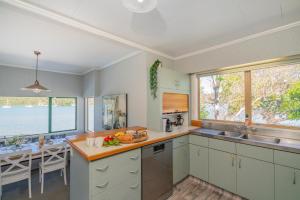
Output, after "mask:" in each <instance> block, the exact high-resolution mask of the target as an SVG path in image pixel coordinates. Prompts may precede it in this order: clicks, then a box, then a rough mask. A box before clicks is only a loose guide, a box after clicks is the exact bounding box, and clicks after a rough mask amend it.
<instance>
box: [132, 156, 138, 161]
mask: <svg viewBox="0 0 300 200" xmlns="http://www.w3.org/2000/svg"><path fill="white" fill-rule="evenodd" d="M130 159H131V160H137V159H139V156H133V157H130Z"/></svg>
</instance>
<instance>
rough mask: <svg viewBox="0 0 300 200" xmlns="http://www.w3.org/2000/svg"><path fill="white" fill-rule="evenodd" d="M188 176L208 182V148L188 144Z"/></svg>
mask: <svg viewBox="0 0 300 200" xmlns="http://www.w3.org/2000/svg"><path fill="white" fill-rule="evenodd" d="M190 175H192V176H195V177H197V178H200V179H201V180H204V181H208V148H205V147H201V146H197V145H193V144H190Z"/></svg>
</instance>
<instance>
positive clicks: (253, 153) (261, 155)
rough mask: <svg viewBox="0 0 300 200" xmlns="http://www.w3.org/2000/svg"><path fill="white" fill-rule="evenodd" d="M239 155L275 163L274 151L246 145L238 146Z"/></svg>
mask: <svg viewBox="0 0 300 200" xmlns="http://www.w3.org/2000/svg"><path fill="white" fill-rule="evenodd" d="M236 149H237V154H238V155H242V156H247V157H250V158H255V159H258V160H263V161H266V162H270V163H273V162H274V159H273V157H274V155H273V149H267V148H262V147H256V146H252V145H246V144H240V143H237V144H236Z"/></svg>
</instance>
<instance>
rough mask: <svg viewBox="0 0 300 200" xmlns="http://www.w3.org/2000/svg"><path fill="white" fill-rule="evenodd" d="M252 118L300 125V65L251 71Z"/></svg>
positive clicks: (262, 121)
mask: <svg viewBox="0 0 300 200" xmlns="http://www.w3.org/2000/svg"><path fill="white" fill-rule="evenodd" d="M251 82H252V113H253V114H252V115H253V117H252V121H253V123H260V124H275V125H286V126H297V127H300V65H288V66H282V67H274V68H265V69H257V70H253V71H252V81H251Z"/></svg>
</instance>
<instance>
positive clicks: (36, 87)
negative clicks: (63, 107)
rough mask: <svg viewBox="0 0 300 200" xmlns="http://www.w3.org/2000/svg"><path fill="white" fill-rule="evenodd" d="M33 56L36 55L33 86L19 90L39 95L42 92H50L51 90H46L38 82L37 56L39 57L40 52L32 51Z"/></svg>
mask: <svg viewBox="0 0 300 200" xmlns="http://www.w3.org/2000/svg"><path fill="white" fill-rule="evenodd" d="M34 54H35V55H36V65H35V82H34V84H33V85H29V86H27V87H24V88H21V90H25V91H32V92H34V93H40V92H42V91H45V92H51V90H49V89H48V88H46V87H44V86H42V85H40V82H39V81H38V67H39V55H41V52H39V51H34Z"/></svg>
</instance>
